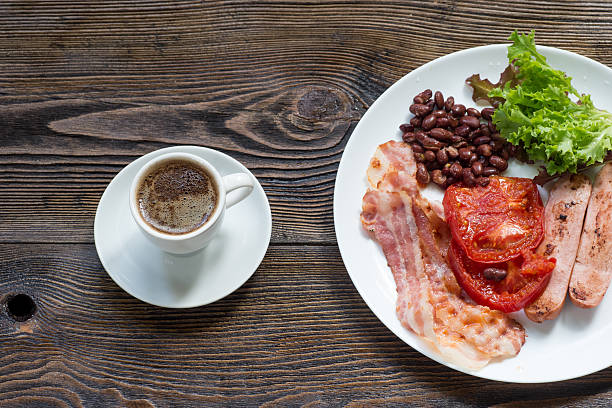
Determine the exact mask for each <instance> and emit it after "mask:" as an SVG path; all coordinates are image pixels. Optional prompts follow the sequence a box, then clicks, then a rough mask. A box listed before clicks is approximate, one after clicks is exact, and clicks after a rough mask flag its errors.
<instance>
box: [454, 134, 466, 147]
mask: <svg viewBox="0 0 612 408" xmlns="http://www.w3.org/2000/svg"><path fill="white" fill-rule="evenodd" d="M450 141H451V143H453V144H457V143H460V142H465V139H464V138H462V137H461V136H458V135H452V136H451V140H450ZM466 145H467V143H466Z"/></svg>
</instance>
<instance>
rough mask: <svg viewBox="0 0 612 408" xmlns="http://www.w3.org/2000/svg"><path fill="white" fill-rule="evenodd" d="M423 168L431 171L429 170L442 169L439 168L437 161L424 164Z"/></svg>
mask: <svg viewBox="0 0 612 408" xmlns="http://www.w3.org/2000/svg"><path fill="white" fill-rule="evenodd" d="M425 167H427V170H429V171H431V170H439V169H441V168H442V166H440V163H438V162H437V161H435V160H434V161H431V162H425Z"/></svg>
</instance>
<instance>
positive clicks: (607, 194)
mask: <svg viewBox="0 0 612 408" xmlns="http://www.w3.org/2000/svg"><path fill="white" fill-rule="evenodd" d="M611 255H612V163H608V164H606V165H605V166H604V167H603V168H602V169H601V171H600V172H599V174H598V175H597V177H596V178H595V183H594V185H593V192H592V193H591V199H590V200H589V207H588V209H587V212H586V217H585V219H584V226H583V228H582V236H581V237H580V246H579V247H578V255H577V257H576V263H575V264H574V270H573V271H572V278H571V280H570V285H569V295H570V299H571V300H572V302H573V303H574V304H575V305H576V306H580V307H585V308H591V307H595V306H597V305H598V304H599V303H600V302H601V300H602V299H603V297H604V295H605V293H606V290H607V289H608V286H609V285H610V278H612V262H610V256H611Z"/></svg>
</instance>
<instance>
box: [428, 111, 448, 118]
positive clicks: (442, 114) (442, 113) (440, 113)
mask: <svg viewBox="0 0 612 408" xmlns="http://www.w3.org/2000/svg"><path fill="white" fill-rule="evenodd" d="M431 114H432V115H434V116H435V117H436V118H445V117H446V111H445V110H435V111H433V112H432V113H431Z"/></svg>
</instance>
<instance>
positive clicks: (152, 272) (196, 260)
mask: <svg viewBox="0 0 612 408" xmlns="http://www.w3.org/2000/svg"><path fill="white" fill-rule="evenodd" d="M170 152H185V153H191V154H194V155H196V156H200V157H203V158H204V159H205V160H208V161H209V162H210V163H211V164H212V165H213V166H215V167H216V168H217V170H219V173H221V175H222V176H224V175H227V174H231V173H236V172H244V173H247V174H249V175H251V177H253V180H254V186H255V187H254V188H253V191H252V192H251V194H250V195H249V196H248V197H247V198H245V199H244V200H243V201H241V202H239V203H238V204H236V205H234V206H233V207H232V208H229V209H228V210H227V211H226V214H225V219H224V220H223V225H222V227H221V230H220V231H219V233H218V234H217V236H216V237H215V238H214V240H213V241H212V242H211V243H210V244H209V245H208V246H207V247H206V248H204V249H203V250H201V251H199V252H196V253H195V254H190V255H172V254H168V253H165V252H163V251H161V250H159V249H158V248H157V247H156V246H154V245H153V244H152V243H151V242H149V240H147V238H145V236H144V235H143V234H142V233H141V232H140V231H139V230H138V227H137V225H136V222H135V221H134V220H133V219H132V216H131V214H130V208H129V202H128V196H129V188H130V183H131V181H132V179H133V177H134V176H135V175H136V172H137V171H138V170H139V169H140V168H141V167H142V166H143V165H144V163H145V162H146V161H147V160H148V159H150V158H152V157H155V156H158V155H161V154H164V153H170ZM230 194H231V193H230ZM271 233H272V215H271V212H270V205H269V204H268V198H267V197H266V193H265V192H264V190H263V188H262V187H261V185H260V184H259V182H258V181H257V179H256V178H255V176H253V175H252V174H251V172H250V171H249V170H248V169H247V168H246V167H244V166H243V165H242V164H240V163H239V162H238V161H237V160H235V159H233V158H231V157H230V156H228V155H226V154H223V153H221V152H218V151H216V150H211V149H207V148H205V147H198V146H176V147H168V148H165V149H161V150H157V151H154V152H151V153H149V154H147V155H145V156H143V157H141V158H139V159H137V160H135V161H133V162H132V163H130V164H129V165H127V166H126V167H125V168H124V169H123V170H121V171H120V172H119V174H117V175H116V176H115V178H113V180H112V181H111V182H110V184H109V185H108V187H107V188H106V191H104V194H102V198H101V199H100V203H99V204H98V210H97V211H96V218H95V221H94V239H95V243H96V250H97V251H98V256H99V257H100V261H101V262H102V265H103V266H104V269H106V272H107V273H108V275H109V276H110V277H111V278H112V279H113V280H114V281H115V283H116V284H117V285H119V286H120V287H121V288H122V289H123V290H125V291H126V292H127V293H129V294H130V295H132V296H134V297H135V298H138V299H140V300H142V301H144V302H147V303H151V304H153V305H156V306H162V307H171V308H186V307H196V306H202V305H206V304H209V303H212V302H214V301H216V300H219V299H221V298H223V297H225V296H227V295H229V294H230V293H232V292H233V291H235V290H236V289H238V288H239V287H240V286H242V285H243V284H244V283H245V282H246V281H247V280H248V279H249V278H250V277H251V275H253V273H254V272H255V270H256V269H257V267H258V266H259V264H260V263H261V261H262V259H263V257H264V255H265V254H266V250H267V249H268V244H269V243H270V235H271Z"/></svg>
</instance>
